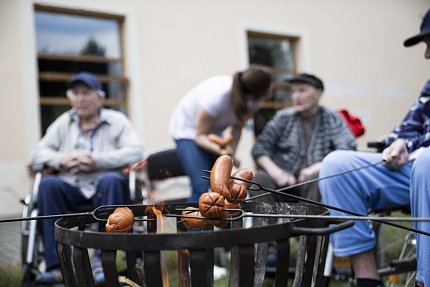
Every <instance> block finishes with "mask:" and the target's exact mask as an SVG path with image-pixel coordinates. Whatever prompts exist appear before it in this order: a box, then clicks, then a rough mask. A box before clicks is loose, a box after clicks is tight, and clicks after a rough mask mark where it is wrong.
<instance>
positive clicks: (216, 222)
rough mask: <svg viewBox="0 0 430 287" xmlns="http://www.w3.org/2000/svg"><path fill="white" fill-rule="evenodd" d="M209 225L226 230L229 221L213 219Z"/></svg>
mask: <svg viewBox="0 0 430 287" xmlns="http://www.w3.org/2000/svg"><path fill="white" fill-rule="evenodd" d="M209 223H210V224H212V225H214V226H216V227H218V228H224V227H226V226H227V224H228V221H227V220H225V219H212V220H209Z"/></svg>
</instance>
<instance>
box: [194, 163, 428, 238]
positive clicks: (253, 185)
mask: <svg viewBox="0 0 430 287" xmlns="http://www.w3.org/2000/svg"><path fill="white" fill-rule="evenodd" d="M383 163H384V162H380V161H378V162H375V163H372V164H368V165H365V166H362V167H359V168H354V169H350V170H346V171H343V172H339V173H335V174H332V175H329V176H326V177H320V178H316V179H312V180H309V181H304V182H301V183H299V184H295V185H290V186H287V187H284V188H281V189H271V188H268V187H264V186H262V185H261V184H259V183H257V182H254V181H251V180H246V179H243V178H238V177H234V176H231V177H230V178H232V179H235V180H240V181H243V182H246V183H249V184H251V186H249V187H248V190H251V191H260V190H264V191H267V193H264V194H261V195H258V196H254V197H250V198H248V199H246V201H249V200H251V199H255V198H258V197H262V196H266V195H268V194H271V193H274V194H278V195H281V196H285V197H288V198H292V199H295V200H297V201H302V202H307V203H310V204H313V205H317V206H322V207H325V208H327V209H332V210H336V211H340V212H343V213H347V214H351V215H354V216H359V217H366V215H365V214H361V213H358V212H355V211H350V210H346V209H343V208H340V207H337V206H333V205H329V204H325V203H321V202H319V201H315V200H312V199H307V198H304V197H301V196H297V195H293V194H289V193H285V192H284V191H287V190H289V189H292V188H294V187H299V186H302V185H305V184H309V183H313V182H316V181H320V180H325V179H328V178H332V177H336V176H341V175H344V174H347V173H351V172H355V171H358V170H361V169H366V168H370V167H373V166H376V165H379V164H383ZM203 171H204V172H206V173H209V174H210V173H211V171H209V170H203ZM202 177H203V178H205V179H209V180H210V178H209V177H207V176H202ZM369 220H370V219H369ZM378 222H381V223H384V224H386V225H390V226H394V227H397V228H401V229H405V230H408V231H412V232H416V233H419V234H423V235H427V236H430V232H426V231H422V230H419V229H415V228H412V227H408V226H404V225H401V224H397V223H393V222H388V221H385V220H378Z"/></svg>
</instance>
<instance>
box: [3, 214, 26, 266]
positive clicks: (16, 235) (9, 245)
mask: <svg viewBox="0 0 430 287" xmlns="http://www.w3.org/2000/svg"><path fill="white" fill-rule="evenodd" d="M20 228H21V224H20V223H19V222H11V223H1V225H0V264H2V263H13V262H20V243H21V239H20Z"/></svg>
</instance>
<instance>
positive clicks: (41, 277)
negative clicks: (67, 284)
mask: <svg viewBox="0 0 430 287" xmlns="http://www.w3.org/2000/svg"><path fill="white" fill-rule="evenodd" d="M35 281H36V284H37V285H54V284H57V283H63V275H62V274H61V270H60V269H52V270H51V271H48V272H42V273H39V274H37V276H36V280H35Z"/></svg>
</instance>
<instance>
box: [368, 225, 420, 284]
mask: <svg viewBox="0 0 430 287" xmlns="http://www.w3.org/2000/svg"><path fill="white" fill-rule="evenodd" d="M376 233H377V238H378V243H377V253H376V258H377V261H378V267H379V270H378V273H379V274H380V276H381V277H382V278H383V279H384V282H385V286H387V287H401V286H403V287H408V286H411V287H412V286H415V285H414V284H415V274H416V241H415V236H414V234H413V233H412V232H410V231H405V230H401V229H398V228H394V227H391V226H386V225H382V226H380V227H379V228H377V230H376Z"/></svg>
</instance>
